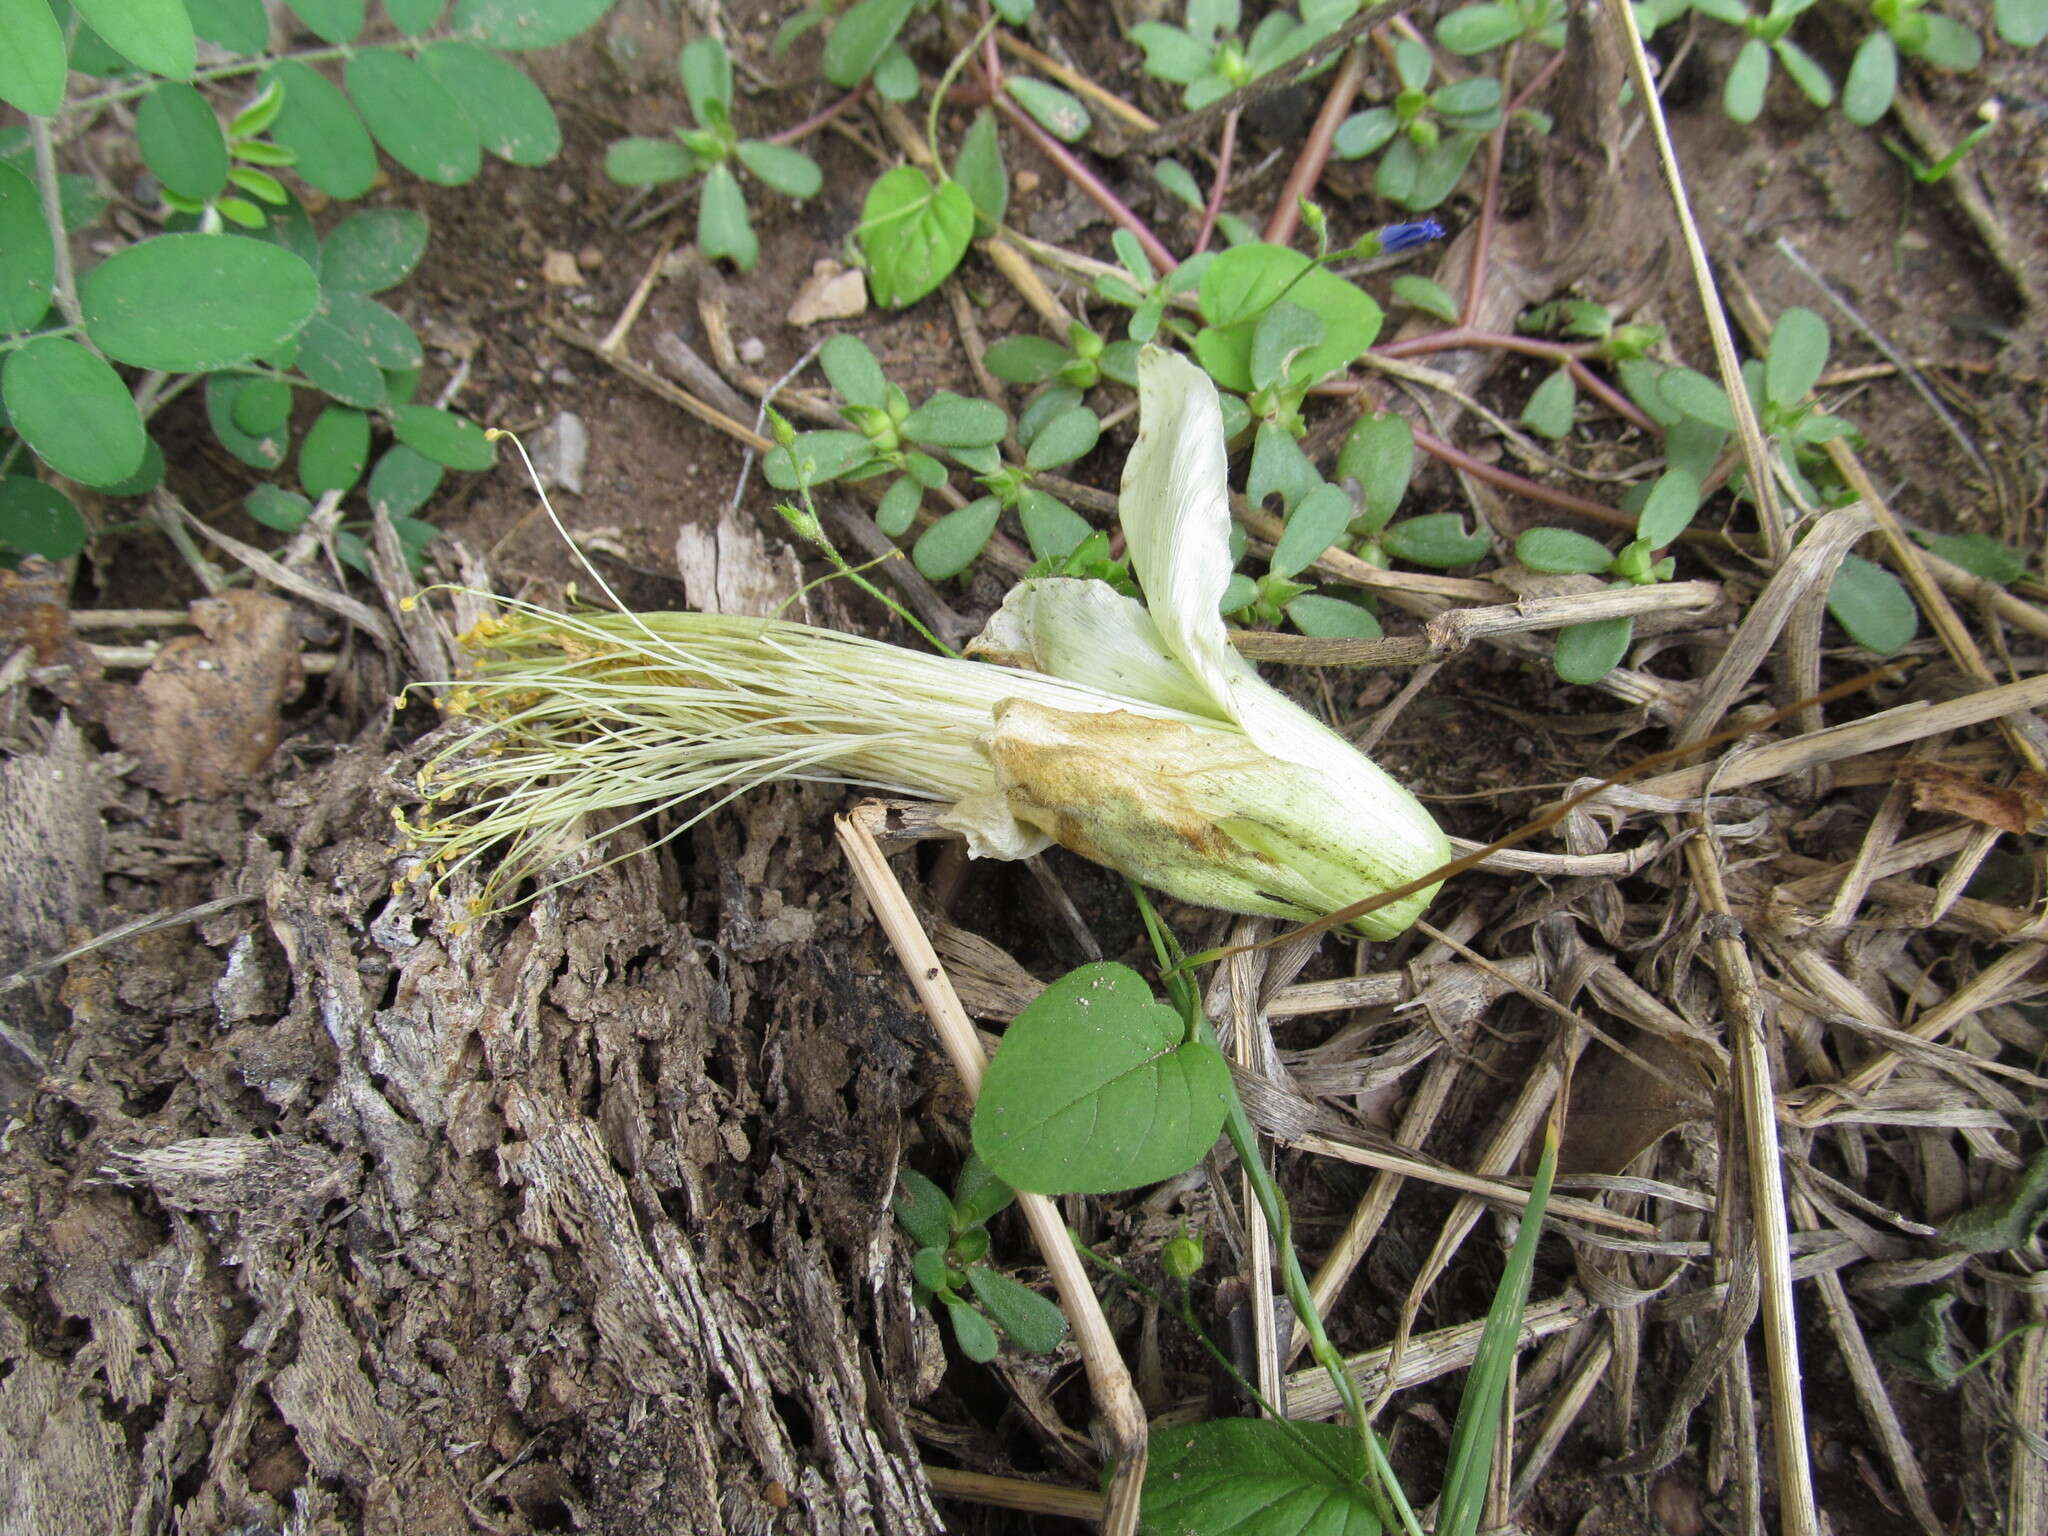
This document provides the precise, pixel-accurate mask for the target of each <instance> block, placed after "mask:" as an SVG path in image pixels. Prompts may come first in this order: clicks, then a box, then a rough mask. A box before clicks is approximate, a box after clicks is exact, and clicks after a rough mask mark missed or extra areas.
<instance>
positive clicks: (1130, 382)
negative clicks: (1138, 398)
mask: <svg viewBox="0 0 2048 1536" xmlns="http://www.w3.org/2000/svg"><path fill="white" fill-rule="evenodd" d="M1142 254H1143V253H1142V252H1141V253H1140V255H1141V256H1142ZM1148 339H1149V338H1148ZM1138 346H1139V343H1138V342H1136V341H1109V340H1106V339H1105V338H1104V337H1103V336H1102V335H1101V333H1100V332H1098V331H1096V330H1094V329H1092V328H1091V327H1089V326H1088V325H1087V324H1086V323H1084V322H1082V321H1080V320H1076V321H1074V322H1073V323H1072V324H1070V325H1069V326H1068V327H1067V344H1066V345H1065V346H1064V347H1063V346H1061V345H1060V344H1059V343H1058V342H1056V341H1048V340H1046V339H1045V338H1044V337H1042V336H1008V337H1005V338H1004V339H1003V340H1001V341H999V342H997V343H995V344H994V345H993V346H991V347H990V348H989V349H988V355H987V358H986V361H987V363H988V371H989V372H990V373H992V374H994V375H995V376H996V377H997V378H999V379H1001V380H1002V381H1003V382H1004V383H1006V384H1043V383H1046V382H1048V381H1057V382H1058V383H1061V384H1064V385H1067V386H1068V387H1069V388H1072V389H1083V390H1086V389H1093V388H1094V387H1095V386H1096V385H1097V384H1100V383H1101V382H1102V381H1103V380H1104V379H1108V380H1111V381H1113V382H1115V383H1118V384H1121V385H1123V386H1125V387H1126V388H1128V389H1135V388H1136V387H1137V384H1138Z"/></svg>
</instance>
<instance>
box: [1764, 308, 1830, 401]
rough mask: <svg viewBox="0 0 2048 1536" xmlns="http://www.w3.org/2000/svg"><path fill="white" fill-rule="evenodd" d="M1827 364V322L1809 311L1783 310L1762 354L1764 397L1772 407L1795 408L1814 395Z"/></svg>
mask: <svg viewBox="0 0 2048 1536" xmlns="http://www.w3.org/2000/svg"><path fill="white" fill-rule="evenodd" d="M1827 365H1828V327H1827V322H1826V321H1824V320H1823V319H1821V317H1820V316H1819V315H1816V314H1815V313H1814V312H1813V311H1812V310H1810V309H1788V310H1786V311H1785V313H1784V314H1782V315H1780V316H1778V323H1777V325H1776V327H1775V328H1774V329H1773V330H1772V331H1771V344H1770V347H1769V349H1768V350H1767V351H1766V353H1765V357H1764V397H1765V398H1766V399H1767V400H1769V401H1770V402H1771V404H1773V405H1778V406H1793V405H1797V404H1798V403H1799V402H1800V401H1802V400H1804V399H1805V398H1806V397H1807V396H1808V395H1810V394H1812V393H1813V387H1814V385H1815V384H1817V383H1819V382H1820V376H1821V373H1822V371H1823V370H1825V369H1826V367H1827Z"/></svg>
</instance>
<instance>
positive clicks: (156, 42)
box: [8, 0, 198, 80]
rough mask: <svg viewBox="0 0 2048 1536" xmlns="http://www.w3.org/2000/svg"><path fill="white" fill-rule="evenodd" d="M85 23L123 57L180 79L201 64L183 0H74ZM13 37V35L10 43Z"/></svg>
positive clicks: (190, 21) (150, 69)
mask: <svg viewBox="0 0 2048 1536" xmlns="http://www.w3.org/2000/svg"><path fill="white" fill-rule="evenodd" d="M73 4H74V5H75V6H76V7H77V10H78V14H79V15H80V16H82V17H84V18H85V22H86V25H88V26H90V27H91V28H92V29H93V31H95V32H97V33H98V34H99V35H100V37H101V38H102V39H103V40H104V41H105V42H106V44H107V46H108V47H110V48H112V49H113V50H114V51H115V52H116V53H118V54H120V55H121V57H122V58H124V59H126V60H128V62H129V63H131V64H134V65H137V66H138V67H140V68H142V69H146V70H148V71H149V72H150V73H151V74H153V75H168V76H170V77H171V78H172V79H174V80H181V79H183V78H184V77H185V76H187V75H189V74H191V73H192V71H193V69H194V68H195V67H197V64H198V53H197V51H196V49H195V48H194V46H193V41H192V19H191V17H189V16H187V15H186V14H185V7H184V4H183V0H73ZM13 42H14V39H13V37H12V36H11V35H10V36H9V38H8V44H9V46H10V47H11V46H12V45H13Z"/></svg>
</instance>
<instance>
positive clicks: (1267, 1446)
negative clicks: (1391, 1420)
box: [1143, 1419, 1380, 1536]
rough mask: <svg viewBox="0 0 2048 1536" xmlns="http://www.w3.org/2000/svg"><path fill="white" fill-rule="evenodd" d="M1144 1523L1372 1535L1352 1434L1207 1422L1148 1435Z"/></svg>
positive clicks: (1160, 1530)
mask: <svg viewBox="0 0 2048 1536" xmlns="http://www.w3.org/2000/svg"><path fill="white" fill-rule="evenodd" d="M1143 1510H1144V1524H1145V1529H1146V1531H1147V1532H1150V1533H1155V1536H1222V1533H1225V1532H1231V1533H1238V1536H1253V1533H1256V1536H1379V1530H1380V1522H1379V1520H1378V1518H1377V1517H1376V1516H1375V1515H1374V1514H1373V1512H1372V1505H1371V1503H1370V1502H1369V1501H1368V1500H1367V1498H1366V1493H1365V1487H1364V1482H1363V1475H1362V1469H1361V1468H1360V1465H1359V1455H1358V1434H1357V1431H1355V1430H1351V1429H1345V1428H1341V1427H1340V1426H1338V1425H1335V1424H1288V1423H1282V1422H1281V1421H1279V1420H1277V1419H1213V1420H1211V1421H1210V1422H1209V1423H1207V1424H1192V1425H1189V1426H1188V1427H1186V1428H1185V1429H1172V1430H1166V1431H1164V1432H1162V1433H1160V1434H1156V1435H1154V1436H1153V1438H1152V1452H1151V1457H1150V1459H1149V1460H1148V1462H1147V1463H1146V1467H1145V1493H1144V1505H1143Z"/></svg>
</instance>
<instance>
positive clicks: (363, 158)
mask: <svg viewBox="0 0 2048 1536" xmlns="http://www.w3.org/2000/svg"><path fill="white" fill-rule="evenodd" d="M263 78H264V79H265V80H274V81H276V82H277V83H278V84H280V85H282V86H283V87H284V110H283V111H282V112H280V113H279V114H278V117H277V121H276V122H274V123H272V124H271V125H270V137H271V138H272V139H274V140H275V141H276V142H277V143H279V144H282V145H283V146H284V147H285V148H286V149H288V150H290V151H291V152H292V153H293V154H294V155H296V156H297V157H298V158H297V160H296V161H294V162H293V165H292V169H293V170H294V171H296V172H297V173H298V174H299V176H300V177H301V178H302V179H303V180H304V181H305V182H306V184H307V185H308V186H310V187H315V188H317V189H318V190H320V191H322V192H325V193H326V194H327V195H328V196H329V197H335V198H340V199H342V200H343V201H344V202H346V201H348V200H350V199H352V198H358V197H361V196H362V195H363V194H364V193H365V192H367V191H369V190H370V187H371V185H372V184H373V183H374V182H375V181H376V179H377V149H376V146H375V145H373V144H372V143H371V142H370V135H369V133H368V132H367V131H366V130H365V129H364V128H363V120H362V119H361V118H359V117H358V116H356V109H355V108H354V107H352V106H350V105H349V99H348V97H347V96H345V95H344V94H342V91H341V88H340V87H339V86H337V85H335V84H334V82H333V81H331V80H329V79H328V78H327V77H326V76H325V75H323V74H321V73H320V72H319V71H318V70H316V69H314V68H313V67H312V66H311V65H308V64H301V63H299V62H297V61H296V60H292V59H284V60H280V61H279V62H278V63H276V64H273V65H271V66H270V68H269V69H268V70H266V71H265V72H264V76H263Z"/></svg>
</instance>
